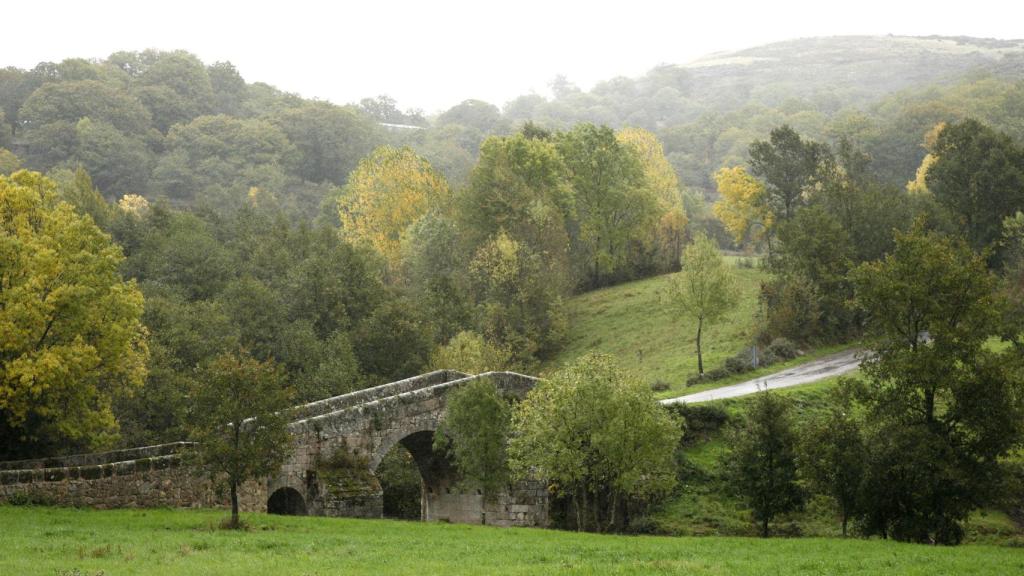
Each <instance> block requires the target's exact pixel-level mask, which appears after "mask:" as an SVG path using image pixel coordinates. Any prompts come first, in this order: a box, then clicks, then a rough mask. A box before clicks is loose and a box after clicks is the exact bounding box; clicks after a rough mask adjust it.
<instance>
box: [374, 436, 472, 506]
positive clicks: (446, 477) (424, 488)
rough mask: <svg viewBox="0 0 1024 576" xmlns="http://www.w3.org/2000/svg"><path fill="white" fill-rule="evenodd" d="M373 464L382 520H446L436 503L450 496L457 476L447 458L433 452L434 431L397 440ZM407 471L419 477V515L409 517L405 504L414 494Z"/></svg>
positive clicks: (446, 455) (443, 454)
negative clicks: (382, 511)
mask: <svg viewBox="0 0 1024 576" xmlns="http://www.w3.org/2000/svg"><path fill="white" fill-rule="evenodd" d="M403 452H406V453H407V454H408V457H406V456H405V455H404V454H403ZM408 459H411V462H409V461H408ZM375 460H377V462H376V463H375V466H374V469H373V473H374V474H375V475H376V476H377V478H378V480H379V481H380V483H381V488H382V497H383V504H384V506H383V507H384V511H385V514H384V515H385V517H391V518H403V519H419V520H445V519H448V514H447V513H446V511H445V510H444V509H442V508H444V507H440V506H439V503H440V502H441V501H442V500H443V499H444V498H445V497H446V496H448V495H450V494H452V492H453V490H454V486H455V484H456V482H457V481H458V472H457V470H456V468H455V464H454V462H452V460H451V458H450V457H449V456H448V454H446V453H444V452H438V451H435V450H434V431H433V430H419V431H417V432H412V433H410V434H408V435H406V436H404V437H402V438H400V439H398V440H397V441H395V442H393V443H392V444H391V446H390V447H387V449H386V450H384V454H382V455H381V456H380V457H379V458H376V459H375ZM402 460H405V461H404V462H403V461H402ZM410 469H412V470H414V472H412V473H411V474H414V475H415V476H418V480H419V482H418V501H419V513H418V514H415V513H412V512H411V511H410V508H413V505H412V504H411V503H410V502H407V501H404V500H407V499H408V498H411V497H412V496H413V494H411V493H410V492H411V491H413V490H415V488H413V487H411V486H410V480H411V475H410ZM413 481H414V480H413Z"/></svg>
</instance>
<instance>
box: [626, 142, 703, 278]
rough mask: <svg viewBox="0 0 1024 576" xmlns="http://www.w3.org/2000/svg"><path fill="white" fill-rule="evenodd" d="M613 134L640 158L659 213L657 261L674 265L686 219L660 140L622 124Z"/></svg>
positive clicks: (676, 179) (677, 185) (672, 171)
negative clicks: (620, 128)
mask: <svg viewBox="0 0 1024 576" xmlns="http://www.w3.org/2000/svg"><path fill="white" fill-rule="evenodd" d="M615 136H616V138H617V139H618V140H619V142H620V143H621V144H623V145H625V146H626V147H628V148H630V149H632V150H633V151H634V152H635V153H636V155H637V157H638V158H639V159H640V165H641V167H642V169H643V173H644V180H645V181H646V184H645V185H646V188H647V191H648V193H649V194H650V195H652V196H653V197H654V198H655V199H656V200H657V203H658V208H659V210H660V212H661V215H660V217H659V219H658V227H657V230H656V231H654V232H655V234H654V237H655V238H654V240H655V242H656V245H657V252H658V261H659V265H660V266H662V267H663V268H666V269H671V268H675V267H676V266H677V265H678V263H679V257H680V255H681V254H682V250H683V242H684V240H685V238H684V235H685V232H686V224H687V221H688V220H687V217H686V210H685V209H684V208H683V199H682V196H681V195H680V193H679V178H678V177H677V176H676V172H675V170H674V169H673V168H672V165H671V164H669V162H668V158H665V150H664V148H663V147H662V145H661V141H660V140H658V137H657V136H655V135H654V134H653V133H651V132H649V131H647V130H644V129H643V128H623V129H622V130H619V131H618V132H616V134H615Z"/></svg>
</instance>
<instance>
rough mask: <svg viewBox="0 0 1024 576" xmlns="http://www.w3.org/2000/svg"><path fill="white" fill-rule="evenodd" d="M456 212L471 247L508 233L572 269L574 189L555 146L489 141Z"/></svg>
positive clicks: (514, 139)
mask: <svg viewBox="0 0 1024 576" xmlns="http://www.w3.org/2000/svg"><path fill="white" fill-rule="evenodd" d="M458 210H459V212H458V215H459V220H460V224H461V227H462V229H463V230H464V233H465V234H466V235H467V236H468V241H469V243H470V244H471V245H472V246H480V245H481V244H483V243H484V242H486V240H487V239H488V238H489V237H491V236H492V235H493V234H494V233H495V232H497V231H498V230H504V231H505V233H506V234H508V235H509V236H510V237H511V238H514V239H515V240H516V241H518V242H521V243H524V244H526V245H527V246H529V247H530V248H531V249H532V250H534V251H535V252H538V253H542V254H545V255H546V256H547V258H549V259H550V260H552V261H553V263H555V264H556V265H559V266H561V267H567V266H568V263H567V262H566V258H567V253H568V248H569V238H568V234H567V231H566V226H567V223H568V219H569V218H570V216H571V214H572V189H571V188H570V186H569V182H568V177H567V172H566V167H565V164H564V163H563V162H562V159H561V158H560V156H559V154H558V151H557V150H556V149H555V146H554V145H553V144H552V143H551V142H548V141H545V140H539V139H532V138H528V137H527V136H525V135H524V134H516V135H513V136H507V137H497V136H492V137H490V138H488V139H487V140H485V141H484V143H483V144H482V145H481V146H480V158H479V160H478V161H477V164H476V167H475V168H473V172H472V173H471V175H470V183H469V186H468V188H467V189H466V191H465V193H463V194H462V195H461V196H460V198H459V202H458Z"/></svg>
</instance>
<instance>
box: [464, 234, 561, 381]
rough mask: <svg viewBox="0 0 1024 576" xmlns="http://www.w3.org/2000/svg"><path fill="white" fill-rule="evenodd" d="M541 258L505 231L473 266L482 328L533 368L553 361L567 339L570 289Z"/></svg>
mask: <svg viewBox="0 0 1024 576" xmlns="http://www.w3.org/2000/svg"><path fill="white" fill-rule="evenodd" d="M549 271H550V269H549V268H548V266H547V263H546V262H545V261H544V257H543V255H541V254H537V253H535V252H533V251H532V250H530V249H529V247H527V246H524V245H522V244H520V243H519V242H517V241H515V240H514V239H512V238H509V237H508V235H506V234H505V233H504V232H500V233H499V234H498V235H497V236H495V237H494V238H493V239H492V240H491V241H490V242H488V243H486V244H484V245H483V246H481V247H480V249H479V250H477V252H476V254H475V255H474V257H473V260H472V262H470V265H469V277H470V294H471V295H472V297H473V301H474V302H475V303H476V308H477V309H476V324H477V326H478V327H479V331H480V333H481V334H482V335H483V336H484V337H485V338H487V340H488V341H490V342H493V343H495V344H496V345H498V346H500V347H502V348H504V349H505V350H509V351H511V352H512V354H513V360H514V361H515V362H517V363H519V364H522V365H530V364H532V363H533V362H535V361H536V360H537V359H539V358H546V357H549V356H550V355H551V354H552V353H553V352H554V351H555V350H557V348H558V346H559V344H561V342H562V340H563V339H564V338H565V332H566V322H567V321H566V317H565V309H564V305H563V302H562V292H563V291H564V289H563V288H562V287H561V286H559V282H558V277H555V278H551V276H550V275H549V274H548V273H549Z"/></svg>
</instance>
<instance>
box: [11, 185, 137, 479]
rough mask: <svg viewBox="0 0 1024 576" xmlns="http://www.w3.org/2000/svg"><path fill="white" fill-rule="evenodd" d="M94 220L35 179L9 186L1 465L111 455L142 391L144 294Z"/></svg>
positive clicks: (120, 256) (114, 247) (120, 255)
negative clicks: (119, 406) (126, 276)
mask: <svg viewBox="0 0 1024 576" xmlns="http://www.w3.org/2000/svg"><path fill="white" fill-rule="evenodd" d="M122 260H124V256H123V254H122V253H121V248H120V247H118V246H117V245H116V244H114V243H113V242H111V240H110V237H109V236H108V235H106V234H105V233H103V232H102V231H101V230H100V229H99V228H98V227H97V226H96V225H95V224H94V223H93V220H92V218H91V217H89V216H82V215H79V214H77V213H75V211H74V209H73V208H72V207H71V205H70V204H68V203H66V202H61V201H59V199H58V198H57V193H56V186H55V184H54V183H53V182H52V181H51V180H49V179H48V178H45V177H44V176H42V175H41V174H39V173H37V172H28V171H25V170H22V171H19V172H15V173H14V174H13V175H11V176H0V362H2V366H0V459H3V458H12V457H14V458H17V457H22V456H26V455H40V454H42V455H45V454H52V453H57V452H67V451H71V450H81V449H95V448H103V447H105V446H108V445H109V444H111V442H112V441H113V440H114V439H115V438H116V437H117V432H118V426H117V422H116V420H115V418H114V413H113V410H112V408H111V406H112V403H113V401H114V400H115V399H116V398H117V397H119V396H121V395H124V394H129V393H131V391H132V390H133V389H134V388H136V387H138V386H141V385H142V383H143V380H144V379H145V376H146V359H147V348H146V342H145V336H146V332H145V328H144V327H143V325H142V323H141V318H142V293H141V292H140V291H139V290H138V289H137V288H136V286H135V283H134V282H125V281H124V280H123V279H122V278H121V275H120V273H119V271H118V266H119V265H120V263H121V261H122Z"/></svg>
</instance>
